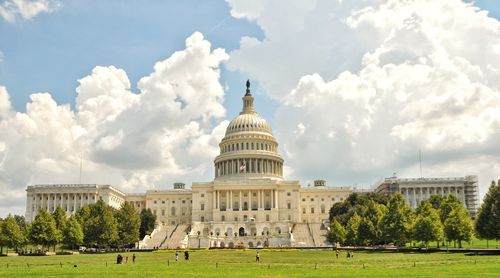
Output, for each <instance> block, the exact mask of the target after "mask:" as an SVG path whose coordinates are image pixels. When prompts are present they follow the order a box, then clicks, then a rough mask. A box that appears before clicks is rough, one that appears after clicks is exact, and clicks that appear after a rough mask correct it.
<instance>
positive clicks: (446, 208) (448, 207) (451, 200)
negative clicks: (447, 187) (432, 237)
mask: <svg viewBox="0 0 500 278" xmlns="http://www.w3.org/2000/svg"><path fill="white" fill-rule="evenodd" d="M462 206H463V204H462V202H460V200H459V199H458V198H457V196H455V195H453V194H450V195H448V196H447V197H446V198H445V199H444V201H443V202H442V203H441V206H440V207H439V218H440V219H441V223H443V225H444V222H445V221H446V218H447V217H448V215H449V214H450V212H451V211H452V210H453V209H455V208H457V207H462Z"/></svg>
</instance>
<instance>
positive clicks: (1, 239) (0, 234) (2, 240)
mask: <svg viewBox="0 0 500 278" xmlns="http://www.w3.org/2000/svg"><path fill="white" fill-rule="evenodd" d="M6 241H7V238H6V237H5V233H4V231H3V219H2V218H0V254H3V247H4V246H5V245H6Z"/></svg>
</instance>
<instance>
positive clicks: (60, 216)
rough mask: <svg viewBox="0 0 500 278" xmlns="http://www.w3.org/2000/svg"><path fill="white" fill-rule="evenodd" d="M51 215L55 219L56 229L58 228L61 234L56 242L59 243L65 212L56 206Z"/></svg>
mask: <svg viewBox="0 0 500 278" xmlns="http://www.w3.org/2000/svg"><path fill="white" fill-rule="evenodd" d="M52 217H53V218H54V221H56V228H57V230H59V233H60V234H61V236H60V237H59V242H58V243H61V241H62V240H63V236H62V234H63V231H64V227H65V226H66V221H67V217H66V212H65V211H64V210H63V209H62V207H57V208H56V209H55V210H54V212H53V213H52ZM61 248H62V247H61Z"/></svg>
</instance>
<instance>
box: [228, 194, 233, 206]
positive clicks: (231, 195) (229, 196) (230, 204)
mask: <svg viewBox="0 0 500 278" xmlns="http://www.w3.org/2000/svg"><path fill="white" fill-rule="evenodd" d="M227 209H228V210H232V209H233V191H232V190H229V191H228V194H227Z"/></svg>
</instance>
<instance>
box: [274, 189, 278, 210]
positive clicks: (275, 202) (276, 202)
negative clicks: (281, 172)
mask: <svg viewBox="0 0 500 278" xmlns="http://www.w3.org/2000/svg"><path fill="white" fill-rule="evenodd" d="M274 205H275V208H278V189H275V190H274Z"/></svg>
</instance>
